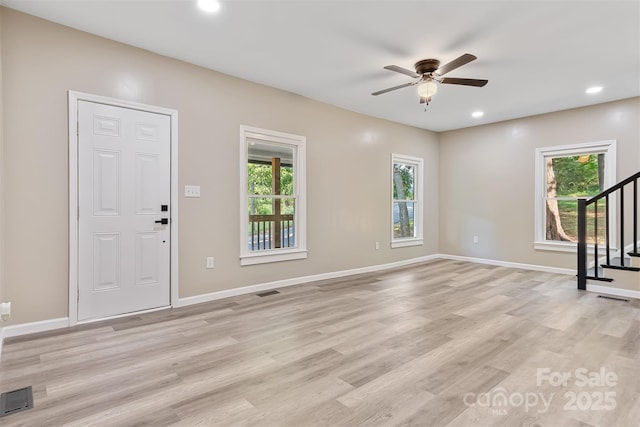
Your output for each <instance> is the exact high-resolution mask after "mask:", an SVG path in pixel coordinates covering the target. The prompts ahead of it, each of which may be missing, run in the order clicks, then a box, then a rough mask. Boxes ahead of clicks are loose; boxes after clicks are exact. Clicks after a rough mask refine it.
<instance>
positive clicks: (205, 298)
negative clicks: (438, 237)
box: [175, 255, 439, 307]
mask: <svg viewBox="0 0 640 427" xmlns="http://www.w3.org/2000/svg"><path fill="white" fill-rule="evenodd" d="M438 258H439V256H438V255H428V256H423V257H419V258H411V259H407V260H403V261H396V262H391V263H388V264H379V265H372V266H369V267H362V268H353V269H351V270H342V271H334V272H331V273H321V274H314V275H312V276H303V277H294V278H291V279H284V280H276V281H275V282H267V283H260V284H257V285H250V286H244V287H242V288H234V289H226V290H224V291H218V292H211V293H208V294H202V295H196V296H193V297H185V298H180V299H178V303H177V304H175V307H186V306H188V305H193V304H200V303H203V302H209V301H215V300H219V299H222V298H229V297H235V296H238V295H246V294H253V293H256V292H263V291H268V290H271V289H276V288H284V287H287V286H294V285H301V284H303V283H309V282H316V281H318V280H327V279H335V278H338V277H345V276H353V275H355V274H363V273H372V272H375V271H381V270H388V269H390V268H395V267H402V266H405V265H410V264H417V263H420V262H426V261H432V260H434V259H438Z"/></svg>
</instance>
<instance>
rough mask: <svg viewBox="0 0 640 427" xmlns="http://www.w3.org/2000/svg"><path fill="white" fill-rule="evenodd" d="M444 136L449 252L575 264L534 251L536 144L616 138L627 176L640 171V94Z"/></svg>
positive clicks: (443, 248)
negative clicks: (476, 240)
mask: <svg viewBox="0 0 640 427" xmlns="http://www.w3.org/2000/svg"><path fill="white" fill-rule="evenodd" d="M439 138H440V252H441V253H444V254H450V255H462V256H469V257H478V258H488V259H493V260H500V261H510V262H519V263H526V264H537V265H544V266H552V267H561V268H571V269H575V267H576V257H575V255H574V254H567V253H559V252H550V251H541V250H534V249H533V241H534V188H535V182H534V175H535V167H534V163H535V149H536V148H538V147H549V146H557V145H567V144H578V143H586V142H595V141H604V140H611V139H615V140H617V168H616V171H617V176H618V180H617V181H620V180H622V179H624V178H626V177H628V176H630V175H632V174H634V173H636V172H638V171H639V170H640V98H631V99H627V100H623V101H617V102H610V103H606V104H599V105H595V106H591V107H585V108H577V109H573V110H566V111H560V112H556V113H550V114H543V115H539V116H533V117H527V118H523V119H518V120H510V121H506V122H500V123H495V124H489V125H485V126H477V127H473V128H469V129H461V130H457V131H451V132H446V133H442V134H440V135H439ZM627 218H628V219H630V215H627ZM627 230H630V227H627ZM474 235H477V236H479V244H473V241H472V238H473V236H474ZM627 242H628V243H630V240H629V239H627Z"/></svg>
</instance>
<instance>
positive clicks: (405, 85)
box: [371, 82, 417, 96]
mask: <svg viewBox="0 0 640 427" xmlns="http://www.w3.org/2000/svg"><path fill="white" fill-rule="evenodd" d="M415 84H417V82H409V83H405V84H402V85H398V86H394V87H390V88H388V89H382V90H379V91H377V92H373V93H372V94H371V95H373V96H377V95H382V94H383V93H387V92H391V91H392V90H397V89H402V88H403V87H409V86H413V85H415Z"/></svg>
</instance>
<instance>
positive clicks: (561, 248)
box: [533, 241, 618, 255]
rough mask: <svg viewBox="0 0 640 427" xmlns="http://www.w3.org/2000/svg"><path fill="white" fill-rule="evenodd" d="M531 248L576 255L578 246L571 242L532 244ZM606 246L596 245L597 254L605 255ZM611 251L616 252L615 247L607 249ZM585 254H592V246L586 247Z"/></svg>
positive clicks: (538, 242)
mask: <svg viewBox="0 0 640 427" xmlns="http://www.w3.org/2000/svg"><path fill="white" fill-rule="evenodd" d="M533 248H534V249H536V250H539V251H553V252H568V253H574V254H575V253H577V252H578V244H577V243H573V242H546V241H543V242H540V241H536V242H533ZM606 249H607V248H606V246H603V245H598V252H599V253H601V254H602V255H604V254H605V251H606ZM609 249H610V250H611V251H617V250H618V248H617V247H613V246H611V247H610V248H609ZM587 253H589V254H593V253H594V251H593V245H587Z"/></svg>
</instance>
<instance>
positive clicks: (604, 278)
mask: <svg viewBox="0 0 640 427" xmlns="http://www.w3.org/2000/svg"><path fill="white" fill-rule="evenodd" d="M638 180H640V172H638V173H636V174H634V175H632V176H630V177H629V178H627V179H625V180H623V181H621V182H619V183H618V184H616V185H614V186H613V187H611V188H609V189H608V190H605V191H603V192H602V193H600V194H598V195H597V196H594V197H592V198H591V199H579V200H578V289H582V290H594V291H596V292H601V293H608V294H611V295H618V296H624V297H632V298H640V241H639V240H638V219H639V217H638ZM625 198H626V200H627V204H625ZM629 200H630V202H629ZM598 202H600V207H599V206H598ZM603 203H604V208H603V207H602V204H603ZM611 203H616V204H617V214H616V217H615V219H616V224H617V226H616V227H615V228H616V229H615V230H611V229H610V228H612V227H610V225H611V224H612V223H613V222H614V221H613V218H612V217H611V216H610V211H611V210H612V209H611V208H610V206H611ZM598 209H604V221H605V224H604V229H605V236H604V242H601V241H598V236H597V234H596V231H595V230H597V229H598ZM588 212H592V213H593V218H594V226H593V227H592V235H591V236H588V235H587V213H588ZM625 215H626V216H627V218H626V219H625ZM614 235H615V236H616V237H617V238H618V239H619V247H620V248H622V249H619V250H615V249H612V248H611V242H612V240H613V236H614ZM588 237H590V239H588ZM625 239H626V240H625ZM587 240H591V241H594V242H595V243H594V244H590V245H588V244H587ZM629 241H631V242H632V243H631V244H628V242H629ZM625 244H626V245H627V246H625ZM587 246H589V247H590V249H592V253H590V254H588V253H587ZM589 258H591V259H592V261H591V262H590V263H589Z"/></svg>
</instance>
